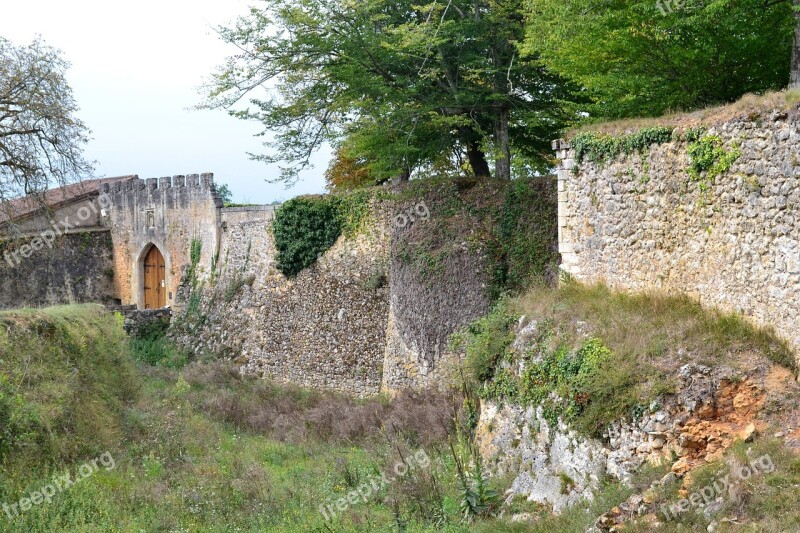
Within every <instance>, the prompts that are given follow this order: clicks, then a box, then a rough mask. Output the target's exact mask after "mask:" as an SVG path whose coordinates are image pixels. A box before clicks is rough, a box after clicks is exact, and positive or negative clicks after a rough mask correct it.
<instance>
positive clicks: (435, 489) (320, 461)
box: [0, 284, 800, 532]
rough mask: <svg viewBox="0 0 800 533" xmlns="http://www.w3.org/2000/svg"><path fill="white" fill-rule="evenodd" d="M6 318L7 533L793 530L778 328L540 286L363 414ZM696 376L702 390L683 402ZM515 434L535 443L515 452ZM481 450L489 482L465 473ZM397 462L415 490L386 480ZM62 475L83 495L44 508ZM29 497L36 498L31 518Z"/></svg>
mask: <svg viewBox="0 0 800 533" xmlns="http://www.w3.org/2000/svg"><path fill="white" fill-rule="evenodd" d="M523 315H524V317H523V318H520V317H522V316H523ZM0 321H2V324H3V329H2V330H0V335H2V337H1V339H2V342H0V346H1V347H2V348H0V349H1V350H2V363H0V364H2V372H3V376H4V377H5V379H4V391H5V392H4V396H3V416H4V421H5V422H4V428H5V429H4V432H3V448H2V449H3V465H4V467H3V471H4V475H3V477H2V485H0V491H2V492H1V493H2V495H3V501H4V502H5V503H6V504H8V505H9V506H11V505H13V504H17V505H19V506H20V507H17V508H16V509H17V510H19V511H21V510H22V507H21V505H22V503H21V502H22V501H23V500H22V498H29V499H31V500H32V501H34V503H29V505H28V506H29V507H30V509H27V510H25V511H24V512H20V513H19V516H16V517H14V518H9V514H8V513H11V515H14V514H15V509H14V508H13V507H9V511H8V512H7V513H4V514H3V515H2V516H0V521H1V522H0V523H2V526H3V527H2V528H3V530H4V531H34V532H45V531H98V530H100V531H127V530H146V531H168V530H190V531H263V530H265V529H266V530H269V531H287V532H288V531H308V530H311V531H394V530H397V528H398V527H401V528H402V529H403V530H405V531H454V532H455V531H559V532H560V531H576V532H577V531H584V530H585V529H586V527H588V526H590V525H592V524H593V523H594V522H595V521H596V520H597V519H598V518H599V517H601V515H604V514H605V517H606V518H605V520H606V521H607V522H608V523H614V522H621V521H623V520H624V521H626V527H627V528H628V529H629V530H633V531H638V530H641V531H649V530H653V528H654V527H656V526H655V523H656V522H657V521H659V522H661V523H662V524H663V525H662V526H661V528H662V530H664V531H672V530H675V529H676V528H677V527H678V524H683V525H684V527H688V528H689V529H690V530H695V531H700V530H705V529H706V528H707V527H708V525H709V524H711V523H712V522H713V523H714V524H715V525H716V526H717V527H718V529H717V531H740V530H752V529H747V528H753V527H757V528H758V530H759V531H786V529H785V528H786V527H787V526H791V525H792V524H794V525H797V526H798V527H800V512H798V511H797V509H796V508H795V507H794V506H793V504H792V503H791V502H793V501H794V500H795V499H796V497H795V496H793V495H792V494H793V492H794V491H797V488H796V487H797V486H798V485H800V473H799V472H800V467H798V459H797V458H796V456H795V454H794V452H793V451H792V450H793V449H794V448H796V447H797V446H798V439H797V428H798V427H799V426H800V417H798V412H799V411H798V408H797V406H798V398H800V387H798V386H797V384H796V383H795V382H794V380H793V379H791V378H792V375H793V373H794V369H793V368H792V363H791V361H792V359H791V358H788V359H787V357H788V355H789V353H790V352H788V351H787V348H786V345H785V344H784V343H782V342H781V341H779V340H777V339H776V338H775V337H774V336H773V335H772V334H771V333H770V332H769V331H765V330H760V329H756V328H754V327H752V326H749V325H748V324H747V323H746V322H743V321H742V320H740V319H738V318H736V317H735V316H732V315H726V314H722V313H719V312H715V311H713V310H712V311H704V310H703V309H702V308H701V307H700V306H698V305H697V304H696V303H694V302H692V301H691V300H688V299H686V298H673V297H665V296H658V295H650V296H638V297H631V296H624V295H619V294H616V293H613V292H610V291H609V290H608V289H605V288H603V287H584V286H581V285H577V284H575V285H573V284H567V285H566V286H564V287H563V288H561V289H558V290H555V289H549V288H546V287H534V288H533V289H531V290H530V291H529V292H527V294H525V295H523V296H520V297H517V298H513V299H510V300H503V301H502V303H501V304H500V305H499V306H498V307H497V308H496V309H495V310H494V311H493V312H492V313H490V314H489V315H488V316H487V317H486V318H484V319H481V320H480V321H478V322H477V323H475V324H474V325H473V326H470V327H469V328H468V329H467V330H465V331H466V333H465V334H463V335H461V336H459V338H456V339H453V342H454V343H461V344H462V345H464V347H465V349H466V352H467V354H468V358H467V367H466V369H465V377H466V378H467V381H466V382H465V383H464V384H462V385H459V386H458V387H457V389H458V390H450V391H440V392H436V391H434V390H427V391H420V392H416V393H413V392H405V393H401V394H399V395H397V396H395V397H394V398H392V399H389V398H383V397H373V398H372V399H364V400H357V399H353V398H352V397H349V396H346V395H341V394H338V393H333V392H316V391H311V390H307V389H302V388H299V387H296V386H289V385H277V384H273V383H272V382H270V381H268V380H259V379H254V378H250V377H246V376H241V375H240V374H239V373H238V371H237V370H236V367H235V366H232V365H231V364H230V363H225V362H222V361H214V360H206V361H194V362H192V363H189V364H188V365H187V364H186V362H185V361H186V360H185V357H183V356H180V354H178V353H177V352H176V351H175V349H174V348H172V347H170V345H169V344H168V343H167V342H166V341H165V340H164V339H163V337H161V336H160V334H158V332H155V333H154V332H151V333H150V334H149V336H146V337H145V338H141V339H131V340H128V339H127V338H126V337H125V335H124V334H123V333H122V330H121V321H120V320H119V319H118V318H116V317H115V316H114V315H113V314H109V313H105V312H104V311H102V310H101V309H100V308H99V307H95V306H83V307H66V308H52V309H47V310H43V311H18V312H6V313H3V314H2V315H0ZM578 354H582V362H581V363H580V364H578V361H577V360H576V359H575V357H576V355H578ZM144 360H146V361H147V362H144ZM779 363H783V364H786V365H787V366H788V367H789V368H786V367H783V366H780V364H779ZM576 364H577V366H576ZM687 367H691V368H692V369H693V370H692V374H691V375H693V376H699V375H703V376H707V377H708V380H707V382H699V381H698V382H696V383H694V384H693V385H691V386H689V387H687V386H686V383H685V381H682V379H684V378H685V376H686V371H685V369H686V368H687ZM706 367H707V370H703V368H706ZM535 376H548V377H550V379H549V380H546V381H537V379H536V378H535ZM473 379H474V381H473ZM470 383H472V385H470ZM464 387H466V388H464ZM473 391H474V392H473ZM465 392H466V394H467V396H466V398H465V397H464V393H465ZM704 395H705V396H704ZM692 401H693V402H695V404H694V405H693V407H692V409H690V410H689V411H690V412H691V414H692V415H691V416H689V417H686V419H683V420H681V421H680V424H681V425H680V427H681V428H682V429H681V430H680V431H678V432H677V433H676V434H675V436H674V438H673V434H672V433H671V431H672V428H670V429H669V430H667V431H664V432H663V433H664V437H665V442H664V443H663V444H662V445H661V447H660V448H658V449H659V450H661V451H660V452H657V453H649V452H648V453H646V454H644V453H639V454H638V455H637V453H633V454H629V455H628V456H625V457H623V456H622V455H621V454H619V453H617V454H616V455H615V456H614V457H615V458H616V464H619V465H624V468H621V469H620V470H618V471H617V472H616V475H615V472H612V471H611V470H609V469H607V468H603V469H600V470H592V466H593V465H592V464H591V461H589V462H588V463H587V462H585V459H584V462H583V463H581V462H580V461H579V462H574V461H572V462H570V461H571V460H570V456H569V452H568V449H569V448H570V447H574V448H573V449H574V450H576V451H574V452H573V453H575V454H576V455H574V456H572V458H573V459H575V458H577V457H581V453H582V452H581V450H583V451H587V450H591V453H595V454H598V453H599V454H602V453H608V452H603V450H611V449H612V448H614V445H613V444H611V442H613V439H614V438H617V439H619V436H616V437H614V436H613V435H611V436H610V434H609V431H608V430H609V428H617V429H624V428H629V429H628V430H629V431H630V429H631V428H634V427H635V426H636V425H637V424H639V425H641V424H642V421H643V420H645V419H648V417H651V416H652V415H653V414H655V413H656V412H666V413H669V414H670V416H671V417H672V416H675V413H676V412H678V411H679V410H680V409H681V406H682V405H687V403H690V402H692ZM726 402H727V403H726ZM537 405H538V406H541V407H540V408H539V409H538V414H537V413H536V411H537V408H536V406H537ZM530 407H534V410H533V411H530ZM476 408H479V409H480V415H479V416H478V417H476V416H475V415H477V412H476V411H474V409H476ZM654 410H655V411H654ZM548 413H550V414H548ZM504 417H505V418H504ZM508 417H510V418H508ZM514 417H516V418H514ZM513 420H516V422H513V423H511V425H508V423H509V422H511V421H513ZM676 421H677V419H676ZM529 423H532V424H533V425H530V426H527V427H526V424H529ZM553 424H555V425H553ZM548 426H549V427H550V428H552V429H548ZM751 426H752V427H751ZM675 427H678V426H675ZM473 431H475V440H474V442H475V447H473V446H472V445H471V439H470V438H469V437H468V436H469V435H471V434H472V432H473ZM520 431H522V433H523V434H525V435H528V436H530V437H533V438H524V439H523V440H520V439H519V435H520V434H519V433H518V432H520ZM548 431H549V432H550V433H549V434H548ZM515 432H517V433H516V434H517V437H515V436H514V434H515ZM537 435H538V436H537ZM687 435H691V437H692V439H693V440H687V438H688V437H687ZM656 436H657V435H656ZM650 437H653V433H652V432H651V433H650ZM629 438H630V439H632V440H635V437H634V436H633V433H631V434H630V435H629ZM652 441H653V439H652V438H651V439H650V441H649V442H651V444H652ZM548 442H549V444H546V443H548ZM570 442H572V444H569V443H570ZM514 443H515V444H514ZM537 443H538V444H537ZM565 444H566V448H562V449H561V450H562V453H563V455H562V456H560V457H558V456H557V453H556V452H557V450H558V449H559V446H562V447H563V446H564V445H565ZM539 445H544V446H545V448H544V449H542V450H545V452H544V453H550V454H551V459H552V461H553V462H552V464H557V462H558V461H559V460H563V461H564V462H563V463H562V464H563V465H564V469H563V470H562V471H559V472H556V471H553V470H552V469H550V470H548V468H545V469H543V470H542V471H541V474H542V475H543V476H545V477H546V476H547V475H551V476H553V479H555V480H556V483H557V485H556V489H555V491H553V490H549V489H547V485H546V484H545V485H540V486H539V487H538V489H537V487H536V486H535V484H534V485H531V484H530V482H529V481H528V482H525V480H524V479H523V478H524V476H520V474H521V473H522V472H523V470H524V468H523V467H524V465H525V462H526V461H528V460H529V459H527V458H529V457H535V456H536V454H541V453H543V451H542V450H539V451H538V452H537V450H536V446H539ZM531 447H533V448H531ZM620 448H621V447H619V446H617V450H619V449H620ZM655 448H656V446H651V451H654V452H655V451H656V450H655ZM470 450H473V451H470ZM525 450H527V451H525ZM642 450H644V448H641V449H638V451H639V452H641V451H642ZM477 451H480V452H482V453H481V456H482V457H484V458H485V459H484V460H485V468H486V473H487V474H489V473H490V474H492V477H491V478H490V479H488V480H487V479H486V478H484V477H483V476H480V475H479V474H478V470H476V468H475V464H477V463H476V462H475V461H476V460H477V459H478V457H479V456H478V455H475V454H474V453H473V452H477ZM612 451H613V450H612ZM530 454H533V455H530ZM612 455H613V454H610V455H608V461H609V464H611V463H612V462H613V461H611V457H612ZM645 456H646V457H645ZM603 457H606V456H605V455H603ZM765 457H768V458H765ZM656 458H661V459H662V463H661V464H660V465H659V464H656V462H655V459H656ZM622 459H625V461H623V460H622ZM645 459H647V460H645ZM92 461H94V463H95V465H94V468H91V467H86V465H90V466H91V465H92ZM605 461H606V459H603V462H605ZM758 461H761V462H758ZM651 462H652V465H650V463H651ZM398 464H399V465H407V470H408V472H409V473H407V474H405V475H398V474H397V473H395V469H397V468H398V467H397V465H398ZM747 464H751V466H752V469H753V472H754V475H752V476H751V478H750V479H748V480H740V479H736V480H735V482H733V481H731V482H729V486H726V487H725V489H726V490H727V491H728V492H727V493H726V494H728V496H726V495H725V494H717V493H715V494H714V496H715V498H714V502H715V503H714V505H713V506H707V505H705V504H703V505H701V506H700V507H696V506H694V505H692V506H691V509H692V510H691V511H689V512H684V513H677V514H676V516H677V518H675V519H673V520H672V521H666V520H664V519H663V517H659V516H658V515H657V513H658V512H659V509H661V508H662V507H661V506H662V505H667V506H669V505H676V502H677V504H678V505H679V502H680V498H681V497H688V496H689V495H690V494H692V493H693V492H695V491H700V490H702V489H703V488H704V487H706V486H709V485H711V486H713V482H714V481H715V480H718V479H722V478H724V476H725V475H727V474H728V473H729V472H730V471H731V469H737V468H739V469H741V468H742V466H743V465H747ZM567 465H569V466H570V467H575V468H578V469H580V468H581V467H584V468H585V470H584V471H583V474H585V477H579V476H578V472H579V471H575V470H569V469H568V468H567ZM587 465H588V466H587ZM640 465H642V466H640ZM648 465H650V466H648ZM676 465H678V466H676ZM769 465H772V467H770V466H769ZM86 468H89V470H86ZM626 469H627V470H626ZM670 469H671V470H672V472H673V474H669V472H670ZM84 470H86V472H87V476H86V477H85V478H82V476H81V472H83V471H84ZM767 470H769V471H767ZM397 471H400V472H403V471H405V468H404V467H403V466H401V467H400V468H399V470H397ZM65 472H70V473H71V475H72V477H73V480H74V482H75V483H76V484H77V486H75V487H65V488H63V490H61V489H54V494H53V495H52V496H50V497H49V498H47V497H45V496H47V494H48V492H47V491H48V489H47V487H48V485H50V486H54V485H53V484H54V482H55V481H54V480H55V479H57V478H58V477H56V478H54V477H53V476H59V477H60V476H63V475H64V473H65ZM548 472H550V473H549V474H548ZM622 472H625V475H621V473H622ZM381 474H386V475H387V476H388V477H387V478H386V480H387V481H388V482H386V483H383V482H381V481H380V480H381V479H382V478H381ZM462 475H463V476H464V478H463V479H464V480H465V481H466V483H467V485H466V486H467V487H472V488H470V489H469V490H470V491H471V492H465V490H464V486H463V485H462V482H461V481H459V479H461V476H462ZM731 479H733V478H731ZM376 480H377V481H376ZM373 481H374V482H375V483H377V485H373ZM476 483H477V485H476ZM651 483H654V484H653V486H652V487H650V484H651ZM369 487H376V488H369ZM480 487H483V488H480ZM543 487H544V489H543ZM490 488H491V489H493V490H497V491H498V492H499V494H500V495H501V496H502V495H503V494H504V493H505V496H504V497H503V498H502V499H497V498H493V497H492V496H491V493H490V492H489V490H490ZM509 488H511V491H510V492H506V490H507V489H509ZM358 490H361V491H362V492H364V494H365V495H364V497H363V498H362V497H361V496H358V492H357V491H358ZM548 490H549V492H548ZM353 491H356V492H353ZM537 491H538V494H539V495H540V496H541V495H542V494H550V495H551V496H552V495H555V496H557V497H564V498H567V499H570V500H571V501H572V503H573V507H571V508H570V509H568V510H566V509H565V510H562V512H561V514H560V515H553V514H552V512H551V511H550V510H549V508H550V507H549V505H545V503H546V502H547V500H541V502H539V503H537V502H536V501H527V498H528V497H529V496H530V495H532V494H534V493H537ZM37 492H40V493H42V494H43V496H42V497H41V498H39V499H40V500H44V501H40V503H38V504H35V500H33V498H36V496H35V494H36V493H37ZM349 494H355V495H356V496H352V499H353V502H350V503H348V502H347V498H348V495H349ZM467 494H471V496H470V498H471V500H470V501H471V502H472V508H473V510H472V511H470V512H468V513H467V515H466V516H468V517H471V518H470V519H469V520H465V518H464V516H465V515H464V514H463V513H464V512H465V508H464V507H463V505H464V503H463V502H464V501H466V500H463V498H464V497H465V496H466V495H467ZM590 494H593V501H592V502H591V503H589V502H588V501H586V502H584V500H583V498H584V497H587V496H589V495H590ZM519 495H521V496H519ZM720 495H721V496H724V497H723V498H719V497H718V496H720ZM342 498H344V499H342ZM502 500H504V501H505V503H504V504H502ZM717 500H719V501H717ZM337 502H339V503H340V505H342V509H339V508H337ZM341 502H344V503H343V504H342V503H341ZM501 504H502V505H501ZM667 509H669V507H667ZM695 509H697V512H695V511H694V510H695ZM495 513H499V516H497V517H496V518H492V517H491V515H494V514H495ZM639 514H641V515H642V516H641V517H638V518H637V516H638V515H639ZM334 515H335V516H334ZM327 518H331V520H327ZM792 527H794V526H792ZM743 528H744V529H743Z"/></svg>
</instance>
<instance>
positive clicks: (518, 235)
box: [488, 178, 558, 299]
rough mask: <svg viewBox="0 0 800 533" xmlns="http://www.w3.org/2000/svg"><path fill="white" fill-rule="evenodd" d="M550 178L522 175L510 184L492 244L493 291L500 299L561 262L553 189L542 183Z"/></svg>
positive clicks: (493, 295) (538, 277)
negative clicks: (555, 243) (556, 246)
mask: <svg viewBox="0 0 800 533" xmlns="http://www.w3.org/2000/svg"><path fill="white" fill-rule="evenodd" d="M546 179H548V178H519V179H515V180H512V181H511V182H510V183H509V184H508V188H507V190H506V195H505V199H504V201H503V206H502V208H501V209H500V210H499V217H498V218H499V220H498V222H497V226H496V229H495V233H496V239H495V240H494V241H491V242H490V243H489V245H488V246H489V252H490V255H491V258H492V263H493V265H494V267H493V270H492V272H491V276H492V279H491V285H490V293H491V297H492V299H497V298H498V297H500V296H501V295H502V294H504V293H511V294H513V293H517V292H519V291H521V290H523V289H525V288H527V287H528V286H529V285H530V283H531V282H533V281H534V280H536V279H540V278H542V277H543V276H544V275H545V274H546V273H547V271H548V270H549V269H551V268H552V267H553V266H554V265H556V264H557V263H558V250H557V249H556V248H555V247H554V246H553V243H554V242H555V241H556V240H557V232H558V229H557V226H556V225H555V224H554V223H552V222H555V221H556V219H557V203H556V202H555V198H553V197H551V196H550V192H551V189H550V188H548V187H546V186H544V184H543V183H541V181H542V180H546Z"/></svg>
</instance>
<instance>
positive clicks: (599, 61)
mask: <svg viewBox="0 0 800 533" xmlns="http://www.w3.org/2000/svg"><path fill="white" fill-rule="evenodd" d="M529 17H530V18H529V28H528V37H527V39H526V49H527V50H528V51H529V52H531V53H536V54H540V55H541V58H542V61H543V63H544V64H545V65H547V66H548V67H549V68H551V69H552V70H553V71H555V72H558V73H559V74H561V75H563V76H565V77H568V78H569V79H571V80H573V81H575V82H577V83H579V84H580V85H582V86H584V87H586V88H587V90H588V92H589V93H590V94H591V96H592V97H593V98H594V100H595V102H596V105H595V106H594V107H593V108H592V110H591V111H592V112H593V113H594V114H596V115H600V116H605V117H621V116H634V115H658V114H662V113H664V112H665V111H668V110H679V109H689V108H696V107H701V106H706V105H711V104H718V103H724V102H730V101H733V100H735V99H737V98H739V97H740V96H742V95H743V94H745V93H749V92H756V93H757V92H763V91H765V90H770V89H781V88H784V87H786V85H787V82H788V81H789V69H787V65H789V64H790V59H791V48H792V47H791V42H792V32H793V31H794V27H795V26H796V24H795V22H796V21H795V19H794V17H793V14H792V4H791V3H790V2H788V1H785V0H784V1H781V0H778V2H777V3H775V2H771V1H769V0H767V1H765V0H681V1H677V0H659V1H657V2H655V1H653V0H573V1H570V2H564V1H563V0H531V1H530V13H529Z"/></svg>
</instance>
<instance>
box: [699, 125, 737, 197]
mask: <svg viewBox="0 0 800 533" xmlns="http://www.w3.org/2000/svg"><path fill="white" fill-rule="evenodd" d="M687 153H688V154H689V158H690V159H691V163H690V165H689V176H690V177H691V178H692V179H693V180H694V181H697V182H699V183H700V189H701V190H702V191H705V190H708V189H709V188H710V187H711V184H712V183H714V180H715V179H716V178H717V177H718V176H720V175H722V174H724V173H726V172H727V171H729V170H730V168H731V165H733V163H734V161H736V160H737V159H739V156H741V155H742V151H741V150H740V149H739V147H738V146H734V147H733V148H732V149H731V150H726V149H725V148H724V146H723V142H722V139H721V138H720V137H719V136H718V135H703V136H702V137H700V138H699V139H697V140H695V141H694V142H692V143H690V144H689V147H688V148H687Z"/></svg>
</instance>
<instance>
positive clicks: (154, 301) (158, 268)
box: [142, 245, 167, 309]
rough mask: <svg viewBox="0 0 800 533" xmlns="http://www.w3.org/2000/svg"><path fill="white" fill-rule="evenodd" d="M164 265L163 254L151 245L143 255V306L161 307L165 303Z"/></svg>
mask: <svg viewBox="0 0 800 533" xmlns="http://www.w3.org/2000/svg"><path fill="white" fill-rule="evenodd" d="M166 272H167V269H166V265H165V263H164V256H163V255H161V252H160V251H159V249H158V248H157V247H156V246H155V245H153V246H151V247H150V249H149V250H148V251H147V255H145V256H144V283H143V284H142V287H143V289H144V308H145V309H161V308H162V307H165V306H166V305H167V287H166Z"/></svg>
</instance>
